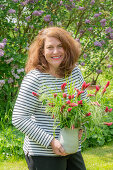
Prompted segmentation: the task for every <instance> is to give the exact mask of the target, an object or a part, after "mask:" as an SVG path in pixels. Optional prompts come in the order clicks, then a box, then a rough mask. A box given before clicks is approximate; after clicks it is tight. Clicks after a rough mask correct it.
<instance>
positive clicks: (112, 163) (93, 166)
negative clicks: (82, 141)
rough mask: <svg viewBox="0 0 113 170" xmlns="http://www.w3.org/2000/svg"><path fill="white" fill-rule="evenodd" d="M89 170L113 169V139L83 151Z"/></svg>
mask: <svg viewBox="0 0 113 170" xmlns="http://www.w3.org/2000/svg"><path fill="white" fill-rule="evenodd" d="M82 155H83V158H84V161H85V164H86V167H87V170H113V141H112V142H110V143H109V144H108V145H105V146H102V147H96V148H88V149H87V150H86V151H84V152H83V153H82Z"/></svg>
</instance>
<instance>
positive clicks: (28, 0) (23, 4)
mask: <svg viewBox="0 0 113 170" xmlns="http://www.w3.org/2000/svg"><path fill="white" fill-rule="evenodd" d="M28 2H30V0H26V1H24V2H21V5H22V6H25V5H27V4H28Z"/></svg>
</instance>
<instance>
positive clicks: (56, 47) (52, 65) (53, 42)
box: [44, 37, 65, 72]
mask: <svg viewBox="0 0 113 170" xmlns="http://www.w3.org/2000/svg"><path fill="white" fill-rule="evenodd" d="M44 56H45V59H46V61H47V62H48V64H49V69H50V71H53V72H55V71H56V70H57V68H58V67H59V65H60V64H61V62H62V61H63V59H64V56H65V51H64V49H63V47H62V43H61V42H60V41H59V40H58V39H57V38H54V37H46V39H45V43H44Z"/></svg>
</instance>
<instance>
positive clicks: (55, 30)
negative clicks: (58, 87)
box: [25, 27, 80, 77]
mask: <svg viewBox="0 0 113 170" xmlns="http://www.w3.org/2000/svg"><path fill="white" fill-rule="evenodd" d="M46 37H54V38H57V39H58V40H59V41H60V42H61V43H62V46H63V48H64V51H65V58H64V60H63V61H62V63H61V64H60V66H59V68H58V69H57V75H58V76H60V77H65V76H66V75H70V74H71V72H72V70H73V68H74V66H75V64H76V62H77V60H78V57H79V55H80V44H79V43H78V42H77V41H76V40H74V39H73V37H72V36H71V35H70V33H68V32H67V31H66V30H64V29H63V28H59V27H49V28H44V29H42V30H41V31H40V32H39V34H38V35H37V36H36V38H35V39H34V41H33V43H32V44H31V46H30V48H29V51H28V59H27V62H26V66H25V71H26V73H28V72H29V71H30V70H33V69H38V70H39V71H40V72H44V73H47V70H49V65H48V62H47V61H46V59H45V56H44V55H43V50H44V42H45V39H46Z"/></svg>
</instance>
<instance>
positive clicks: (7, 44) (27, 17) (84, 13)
mask: <svg viewBox="0 0 113 170" xmlns="http://www.w3.org/2000/svg"><path fill="white" fill-rule="evenodd" d="M0 2H1V4H0V16H2V17H1V26H2V29H1V37H0V68H1V70H0V71H1V72H0V73H1V74H0V89H1V93H0V95H1V98H2V101H4V102H2V107H1V115H0V121H1V117H2V118H3V119H2V120H4V118H5V117H10V116H11V114H10V115H8V116H5V113H6V114H7V112H8V110H9V109H11V107H13V100H14V99H15V96H16V94H17V91H18V87H19V86H20V83H21V81H22V79H23V76H24V70H23V71H21V73H20V72H18V70H20V69H23V68H24V66H25V61H26V57H27V50H28V49H29V45H30V44H31V42H32V40H33V39H34V37H35V36H36V35H37V34H38V32H39V31H40V30H41V29H42V28H44V27H47V26H52V25H55V26H60V27H63V28H65V29H66V30H67V31H69V32H70V33H71V35H72V36H73V38H74V39H76V40H78V41H79V42H80V43H81V46H82V53H81V56H80V60H79V64H80V65H81V67H83V69H84V74H85V75H84V77H85V79H86V78H87V77H90V78H92V74H93V73H94V74H93V76H94V80H97V78H98V77H99V75H101V74H103V72H104V70H105V73H107V74H108V75H107V78H108V76H109V77H110V78H109V79H108V80H110V79H112V71H113V57H112V47H113V42H112V39H113V27H112V25H113V24H112V22H113V18H112V0H107V1H105V0H103V1H95V0H92V1H91V0H87V1H79V0H78V1H76V0H73V1H72V0H63V1H61V0H51V1H48V0H41V1H39V0H7V1H4V0H1V1H0ZM64 16H65V20H64ZM11 89H12V90H11ZM6 108H7V109H6ZM6 122H7V120H6ZM8 122H9V121H8Z"/></svg>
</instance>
